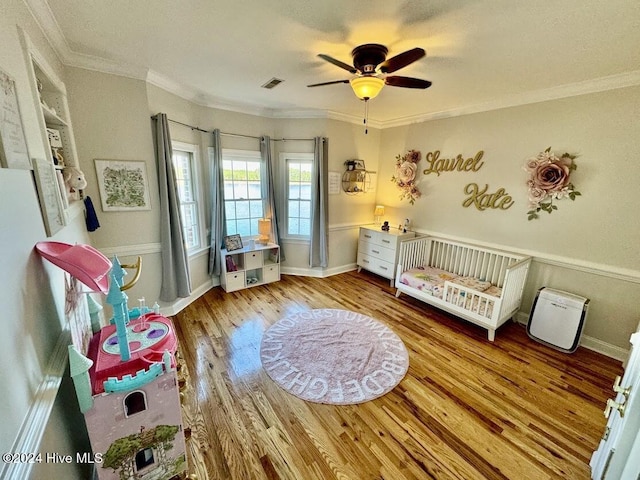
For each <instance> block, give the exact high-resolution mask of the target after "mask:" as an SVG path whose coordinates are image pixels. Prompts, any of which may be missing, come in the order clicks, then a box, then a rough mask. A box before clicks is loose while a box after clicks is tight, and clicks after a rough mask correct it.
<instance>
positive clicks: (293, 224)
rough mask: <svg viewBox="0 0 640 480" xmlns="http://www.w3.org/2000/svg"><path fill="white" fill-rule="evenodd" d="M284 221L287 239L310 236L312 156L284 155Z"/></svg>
mask: <svg viewBox="0 0 640 480" xmlns="http://www.w3.org/2000/svg"><path fill="white" fill-rule="evenodd" d="M281 158H284V159H285V166H286V168H285V175H286V181H285V191H286V202H285V212H286V214H285V219H286V232H287V236H289V237H306V238H308V237H309V235H310V234H311V168H312V162H313V155H312V154H310V153H308V154H305V153H296V154H291V153H285V154H282V155H281Z"/></svg>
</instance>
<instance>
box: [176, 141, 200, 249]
mask: <svg viewBox="0 0 640 480" xmlns="http://www.w3.org/2000/svg"><path fill="white" fill-rule="evenodd" d="M171 146H172V148H173V167H174V170H175V172H176V183H177V186H178V197H179V199H180V217H181V219H182V229H183V232H184V240H185V243H186V247H187V250H194V249H196V248H199V247H200V246H201V245H202V238H203V235H202V225H203V224H204V222H202V219H201V217H200V215H201V212H200V210H201V209H200V205H199V196H198V182H197V151H198V150H197V146H196V145H191V144H188V143H181V142H172V144H171Z"/></svg>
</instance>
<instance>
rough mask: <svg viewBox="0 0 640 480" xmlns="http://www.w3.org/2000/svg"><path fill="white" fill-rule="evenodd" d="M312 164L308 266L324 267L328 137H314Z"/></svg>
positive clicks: (326, 232)
mask: <svg viewBox="0 0 640 480" xmlns="http://www.w3.org/2000/svg"><path fill="white" fill-rule="evenodd" d="M314 142H315V146H314V149H313V166H312V167H311V168H312V170H311V244H310V245H309V266H311V267H323V268H324V267H326V266H327V265H328V263H329V249H328V237H329V223H328V222H329V212H328V211H327V209H328V206H329V193H328V188H327V183H328V178H329V172H328V169H327V161H328V152H329V139H328V138H323V137H315V138H314Z"/></svg>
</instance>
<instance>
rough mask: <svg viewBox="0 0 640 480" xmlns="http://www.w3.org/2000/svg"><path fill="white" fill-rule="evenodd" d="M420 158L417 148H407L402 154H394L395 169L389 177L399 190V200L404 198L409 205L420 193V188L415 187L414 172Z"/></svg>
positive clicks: (416, 170)
mask: <svg viewBox="0 0 640 480" xmlns="http://www.w3.org/2000/svg"><path fill="white" fill-rule="evenodd" d="M420 158H421V154H420V152H419V151H417V150H409V151H408V152H407V153H405V154H404V155H398V156H396V171H395V174H394V175H393V176H392V177H391V181H392V182H394V183H395V184H396V185H397V187H398V188H399V189H400V190H401V193H400V200H404V199H405V198H406V199H408V200H409V203H411V205H413V204H414V203H415V201H416V199H418V198H420V195H421V193H420V190H418V187H416V173H417V172H418V162H419V161H420Z"/></svg>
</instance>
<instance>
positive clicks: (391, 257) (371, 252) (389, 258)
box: [358, 242, 396, 263]
mask: <svg viewBox="0 0 640 480" xmlns="http://www.w3.org/2000/svg"><path fill="white" fill-rule="evenodd" d="M358 252H359V253H362V254H363V255H367V256H370V257H375V258H378V259H380V260H384V261H385V262H390V263H394V262H395V261H396V251H395V249H392V248H388V247H383V246H380V245H379V244H377V243H369V242H360V243H359V244H358Z"/></svg>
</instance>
